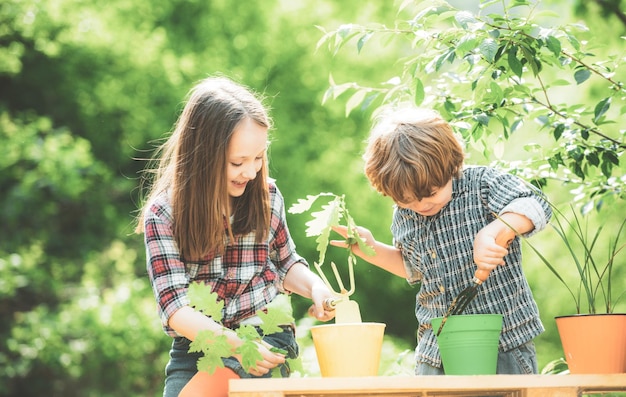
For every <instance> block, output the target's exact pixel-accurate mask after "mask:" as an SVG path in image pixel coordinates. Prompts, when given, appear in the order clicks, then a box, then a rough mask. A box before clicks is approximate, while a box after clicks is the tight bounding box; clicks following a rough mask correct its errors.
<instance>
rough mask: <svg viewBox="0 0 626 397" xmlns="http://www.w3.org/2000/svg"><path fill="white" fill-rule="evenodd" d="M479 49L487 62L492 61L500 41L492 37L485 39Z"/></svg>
mask: <svg viewBox="0 0 626 397" xmlns="http://www.w3.org/2000/svg"><path fill="white" fill-rule="evenodd" d="M478 49H479V50H480V53H481V54H482V55H483V56H484V57H485V59H486V60H487V62H489V63H492V62H493V61H494V59H495V56H496V52H497V51H498V42H497V41H495V40H494V39H491V38H488V39H484V40H483V41H482V42H481V43H480V45H479V46H478Z"/></svg>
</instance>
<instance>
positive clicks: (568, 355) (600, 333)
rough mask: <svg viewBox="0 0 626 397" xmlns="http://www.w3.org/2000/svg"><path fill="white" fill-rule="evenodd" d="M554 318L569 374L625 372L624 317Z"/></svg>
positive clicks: (625, 330) (625, 327)
mask: <svg viewBox="0 0 626 397" xmlns="http://www.w3.org/2000/svg"><path fill="white" fill-rule="evenodd" d="M555 319H556V325H557V328H558V331H559V335H560V337H561V344H562V345H563V352H564V353H565V360H566V361H567V366H568V367H569V371H570V373H572V374H615V373H624V372H626V314H578V315H571V316H559V317H556V318H555Z"/></svg>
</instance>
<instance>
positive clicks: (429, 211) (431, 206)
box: [396, 179, 452, 216]
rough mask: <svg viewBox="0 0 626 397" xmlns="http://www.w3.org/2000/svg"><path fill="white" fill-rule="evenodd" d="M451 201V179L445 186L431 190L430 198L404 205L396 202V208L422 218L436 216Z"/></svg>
mask: <svg viewBox="0 0 626 397" xmlns="http://www.w3.org/2000/svg"><path fill="white" fill-rule="evenodd" d="M450 200H452V179H450V180H449V181H448V183H447V184H446V185H445V186H442V187H437V188H433V189H432V193H431V195H430V197H424V198H423V199H421V200H417V199H413V200H409V201H408V202H406V203H404V202H403V203H400V202H396V204H397V205H398V207H402V208H406V209H409V210H411V211H415V212H417V213H418V214H420V215H422V216H433V215H436V214H437V213H438V212H439V211H441V209H442V208H443V207H445V206H446V204H448V203H449V202H450Z"/></svg>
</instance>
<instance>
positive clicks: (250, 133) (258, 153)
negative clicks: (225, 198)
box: [226, 118, 267, 197]
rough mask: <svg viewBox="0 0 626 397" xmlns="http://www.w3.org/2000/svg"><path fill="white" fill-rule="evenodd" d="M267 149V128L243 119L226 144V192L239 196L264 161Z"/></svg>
mask: <svg viewBox="0 0 626 397" xmlns="http://www.w3.org/2000/svg"><path fill="white" fill-rule="evenodd" d="M266 150H267V128H266V127H263V126H261V125H259V124H257V123H255V122H254V121H253V120H252V119H249V118H246V119H244V120H243V121H242V122H241V123H240V124H239V125H238V126H237V128H235V130H234V132H233V136H232V137H231V140H230V144H229V145H228V155H227V158H228V165H227V172H226V177H227V178H228V181H229V183H228V194H229V195H230V196H231V197H239V196H241V195H242V194H243V192H244V191H245V190H246V186H247V185H248V182H250V181H251V180H253V179H254V178H256V174H257V173H258V172H259V171H260V170H261V167H262V166H263V161H265V151H266Z"/></svg>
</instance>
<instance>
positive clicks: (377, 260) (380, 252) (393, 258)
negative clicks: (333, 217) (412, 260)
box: [330, 226, 408, 278]
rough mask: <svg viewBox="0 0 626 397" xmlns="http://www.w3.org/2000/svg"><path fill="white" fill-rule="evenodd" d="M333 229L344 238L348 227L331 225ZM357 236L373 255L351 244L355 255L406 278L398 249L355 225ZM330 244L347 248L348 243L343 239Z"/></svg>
mask: <svg viewBox="0 0 626 397" xmlns="http://www.w3.org/2000/svg"><path fill="white" fill-rule="evenodd" d="M333 230H334V231H336V232H337V233H339V234H340V235H341V236H343V237H344V238H346V237H347V234H348V228H347V227H346V226H337V227H333ZM357 230H358V232H359V236H361V238H362V239H363V240H364V241H365V244H367V245H369V246H370V247H372V248H373V249H374V252H375V255H374V256H369V255H367V254H366V253H364V252H363V251H361V249H360V248H359V245H358V244H356V243H355V244H352V246H351V249H352V252H354V254H355V255H357V256H359V257H360V258H363V259H364V260H366V261H367V262H369V263H371V264H372V265H375V266H378V267H380V268H381V269H383V270H386V271H388V272H389V273H391V274H395V275H396V276H398V277H402V278H407V277H408V275H407V273H406V269H405V268H404V261H403V260H402V253H401V252H400V250H399V249H398V248H396V247H394V246H392V245H388V244H384V243H381V242H379V241H376V239H375V238H374V236H373V235H372V232H370V231H369V230H368V229H366V228H364V227H360V226H359V227H357ZM330 244H331V245H333V246H335V247H342V248H347V247H348V244H347V243H346V241H345V240H331V242H330Z"/></svg>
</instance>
